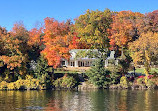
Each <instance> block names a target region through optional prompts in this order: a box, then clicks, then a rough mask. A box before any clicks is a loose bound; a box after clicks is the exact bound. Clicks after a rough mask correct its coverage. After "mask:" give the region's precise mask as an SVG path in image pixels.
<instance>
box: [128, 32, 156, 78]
mask: <svg viewBox="0 0 158 111" xmlns="http://www.w3.org/2000/svg"><path fill="white" fill-rule="evenodd" d="M157 47H158V34H157V33H153V32H146V33H142V34H141V35H140V37H139V39H138V40H136V41H134V42H132V43H130V45H129V49H130V51H131V56H132V59H133V62H134V64H135V65H138V64H140V63H141V64H143V65H144V67H145V74H146V75H147V76H148V75H149V72H150V66H151V62H156V61H155V60H153V58H155V57H157V56H158V50H157Z"/></svg>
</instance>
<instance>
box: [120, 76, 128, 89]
mask: <svg viewBox="0 0 158 111" xmlns="http://www.w3.org/2000/svg"><path fill="white" fill-rule="evenodd" d="M120 85H121V86H122V87H124V88H128V86H129V82H128V79H127V78H126V77H125V76H122V77H121V79H120Z"/></svg>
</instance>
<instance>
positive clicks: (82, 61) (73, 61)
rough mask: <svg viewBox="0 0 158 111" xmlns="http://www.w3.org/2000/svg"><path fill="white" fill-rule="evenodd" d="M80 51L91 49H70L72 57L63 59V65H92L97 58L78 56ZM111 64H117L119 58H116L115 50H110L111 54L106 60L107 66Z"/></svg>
mask: <svg viewBox="0 0 158 111" xmlns="http://www.w3.org/2000/svg"><path fill="white" fill-rule="evenodd" d="M80 51H90V49H72V50H70V51H69V52H70V55H71V56H70V59H69V60H66V59H61V67H90V66H91V65H92V62H93V61H94V60H95V59H96V58H89V57H76V56H77V54H78V52H80ZM92 51H94V52H95V51H97V49H94V50H92ZM110 64H114V65H117V64H118V59H117V58H115V51H110V54H109V55H108V57H107V59H106V60H105V67H107V66H108V65H110Z"/></svg>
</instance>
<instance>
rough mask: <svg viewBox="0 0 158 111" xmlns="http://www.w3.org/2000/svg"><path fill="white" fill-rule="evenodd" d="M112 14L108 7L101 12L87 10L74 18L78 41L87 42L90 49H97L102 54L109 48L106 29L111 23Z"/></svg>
mask: <svg viewBox="0 0 158 111" xmlns="http://www.w3.org/2000/svg"><path fill="white" fill-rule="evenodd" d="M112 14H113V12H111V11H110V10H109V9H106V10H104V11H103V12H102V11H98V10H96V11H90V10H87V12H86V13H85V14H84V15H80V16H79V17H78V18H77V19H76V20H75V28H76V32H77V33H78V36H79V37H80V41H81V42H84V43H87V45H89V47H90V48H91V49H98V50H99V51H100V52H102V53H101V54H103V55H104V54H105V52H107V51H108V48H109V39H108V29H109V28H110V24H111V23H112Z"/></svg>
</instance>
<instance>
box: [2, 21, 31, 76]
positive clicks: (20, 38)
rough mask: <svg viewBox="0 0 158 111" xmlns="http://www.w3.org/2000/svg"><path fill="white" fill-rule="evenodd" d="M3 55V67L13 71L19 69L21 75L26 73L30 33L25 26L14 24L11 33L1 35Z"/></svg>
mask: <svg viewBox="0 0 158 111" xmlns="http://www.w3.org/2000/svg"><path fill="white" fill-rule="evenodd" d="M0 41H1V43H2V44H3V48H2V49H3V54H1V56H0V60H1V63H2V64H1V65H7V68H8V69H10V70H13V69H15V68H19V73H20V74H24V73H26V62H27V58H28V56H27V49H28V46H27V41H28V31H27V30H26V29H25V27H24V26H23V24H18V23H17V24H14V27H13V29H12V31H11V32H9V33H6V32H5V33H1V38H0Z"/></svg>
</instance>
